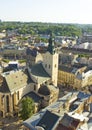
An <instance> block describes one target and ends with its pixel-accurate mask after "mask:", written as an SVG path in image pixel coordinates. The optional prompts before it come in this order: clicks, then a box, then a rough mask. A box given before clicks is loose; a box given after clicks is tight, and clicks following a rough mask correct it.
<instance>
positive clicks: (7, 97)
mask: <svg viewBox="0 0 92 130" xmlns="http://www.w3.org/2000/svg"><path fill="white" fill-rule="evenodd" d="M6 104H7V105H6V106H7V112H9V96H8V95H7V96H6Z"/></svg>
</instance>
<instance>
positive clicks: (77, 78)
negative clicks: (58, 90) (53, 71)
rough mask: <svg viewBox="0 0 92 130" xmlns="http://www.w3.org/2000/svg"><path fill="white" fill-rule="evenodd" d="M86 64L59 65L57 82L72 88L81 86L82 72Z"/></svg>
mask: <svg viewBox="0 0 92 130" xmlns="http://www.w3.org/2000/svg"><path fill="white" fill-rule="evenodd" d="M85 69H86V66H63V65H61V66H59V70H58V84H59V85H63V86H68V87H69V86H70V87H73V88H77V89H78V88H81V87H82V84H83V77H82V73H83V72H84V70H85Z"/></svg>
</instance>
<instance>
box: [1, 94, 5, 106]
mask: <svg viewBox="0 0 92 130" xmlns="http://www.w3.org/2000/svg"><path fill="white" fill-rule="evenodd" d="M3 100H4V95H3V96H2V97H1V104H2V105H3Z"/></svg>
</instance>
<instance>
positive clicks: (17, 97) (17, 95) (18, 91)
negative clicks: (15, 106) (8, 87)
mask: <svg viewBox="0 0 92 130" xmlns="http://www.w3.org/2000/svg"><path fill="white" fill-rule="evenodd" d="M17 98H18V100H19V91H18V92H17Z"/></svg>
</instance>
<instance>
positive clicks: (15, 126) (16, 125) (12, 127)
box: [0, 117, 22, 130]
mask: <svg viewBox="0 0 92 130" xmlns="http://www.w3.org/2000/svg"><path fill="white" fill-rule="evenodd" d="M21 124H22V120H19V119H18V117H7V118H0V129H1V130H20V129H21V130H22V125H21Z"/></svg>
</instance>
